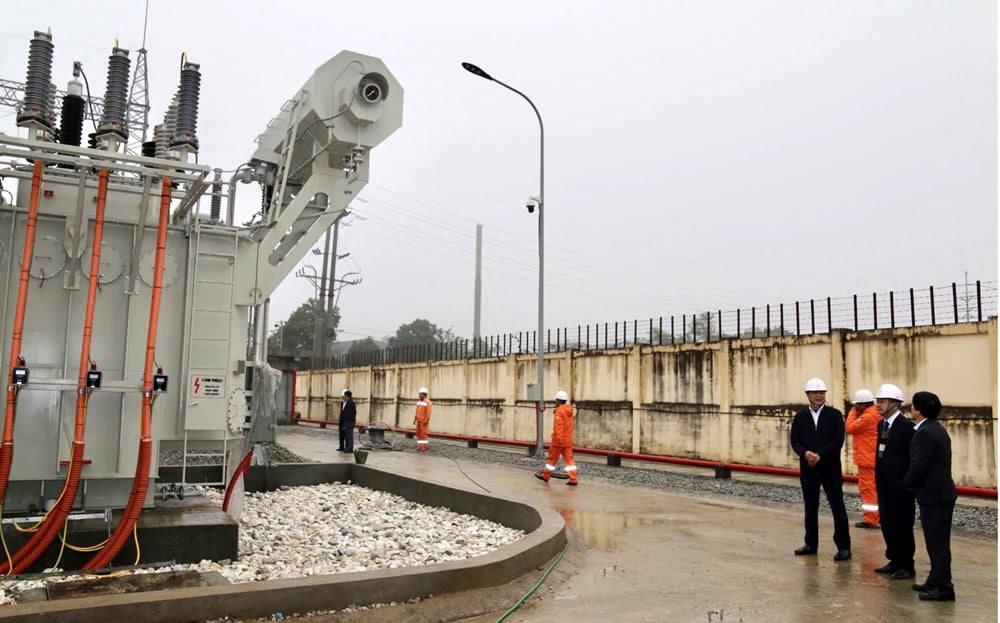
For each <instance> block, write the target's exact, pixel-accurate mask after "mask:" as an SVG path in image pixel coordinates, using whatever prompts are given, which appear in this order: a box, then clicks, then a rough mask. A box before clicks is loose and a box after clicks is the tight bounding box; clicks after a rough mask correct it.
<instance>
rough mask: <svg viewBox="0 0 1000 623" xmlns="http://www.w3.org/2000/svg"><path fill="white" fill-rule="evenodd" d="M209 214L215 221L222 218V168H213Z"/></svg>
mask: <svg viewBox="0 0 1000 623" xmlns="http://www.w3.org/2000/svg"><path fill="white" fill-rule="evenodd" d="M211 216H212V220H213V221H215V222H217V223H218V222H219V221H221V220H222V169H216V170H215V179H213V180H212V211H211Z"/></svg>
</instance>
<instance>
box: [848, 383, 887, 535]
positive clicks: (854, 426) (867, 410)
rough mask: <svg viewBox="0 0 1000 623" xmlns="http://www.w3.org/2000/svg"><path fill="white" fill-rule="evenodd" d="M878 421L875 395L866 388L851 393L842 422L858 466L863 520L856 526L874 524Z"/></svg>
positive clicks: (879, 418)
mask: <svg viewBox="0 0 1000 623" xmlns="http://www.w3.org/2000/svg"><path fill="white" fill-rule="evenodd" d="M881 421H882V416H881V415H879V413H878V409H877V408H875V395H874V394H872V393H871V392H870V391H869V390H867V389H859V390H858V391H857V393H855V394H854V408H853V409H851V412H850V413H848V414H847V423H846V424H845V425H844V427H845V429H846V430H847V434H848V435H851V436H852V437H854V443H853V445H854V464H855V465H857V466H858V492H859V493H860V494H861V510H862V512H863V513H864V520H863V521H859V522H858V523H856V524H854V525H855V526H857V527H858V528H878V527H879V523H878V491H877V490H876V489H875V448H876V446H877V445H878V423H879V422H881Z"/></svg>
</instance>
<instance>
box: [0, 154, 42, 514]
mask: <svg viewBox="0 0 1000 623" xmlns="http://www.w3.org/2000/svg"><path fill="white" fill-rule="evenodd" d="M44 171H45V169H44V167H43V166H42V161H41V160H35V166H34V169H33V170H32V174H31V199H30V202H29V204H28V224H27V226H26V227H25V230H24V254H23V256H22V257H24V260H23V261H22V262H21V281H20V283H19V284H18V287H17V306H16V307H15V311H14V332H13V335H12V336H11V340H10V366H9V367H8V369H7V374H8V379H7V412H6V416H5V417H4V420H3V438H2V442H0V501H2V500H3V497H4V494H6V492H7V482H8V481H9V479H10V467H11V465H12V464H13V462H14V408H15V402H16V399H17V391H16V389H15V388H14V368H15V366H17V365H19V364H20V355H21V339H22V337H23V331H24V310H25V307H26V306H27V303H28V278H29V276H30V270H31V260H32V258H33V257H34V253H35V252H34V247H35V225H36V224H37V222H38V203H39V201H40V200H41V196H42V192H41V190H42V173H43V172H44Z"/></svg>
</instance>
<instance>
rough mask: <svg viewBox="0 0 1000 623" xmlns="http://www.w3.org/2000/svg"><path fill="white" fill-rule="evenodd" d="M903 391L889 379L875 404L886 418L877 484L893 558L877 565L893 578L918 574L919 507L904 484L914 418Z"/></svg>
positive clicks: (887, 553) (888, 552) (888, 551)
mask: <svg viewBox="0 0 1000 623" xmlns="http://www.w3.org/2000/svg"><path fill="white" fill-rule="evenodd" d="M902 404H903V391H902V390H901V389H899V387H897V386H895V385H893V384H891V383H886V384H885V385H882V386H881V387H879V388H878V392H876V393H875V406H876V408H878V412H879V415H881V416H882V417H883V418H884V419H883V420H882V421H881V422H880V423H879V429H878V430H879V434H878V446H877V448H876V451H875V488H876V490H877V491H878V512H879V516H880V517H879V519H880V520H881V522H882V539H883V540H884V541H885V557H886V558H888V559H889V562H887V563H886V564H884V565H882V566H881V567H878V568H876V569H875V573H885V574H888V575H889V577H891V578H892V579H893V580H907V579H909V578H912V577H915V576H916V571H915V570H914V568H913V552H914V550H915V549H916V546H915V544H914V541H913V521H914V519H915V517H916V508H915V506H914V501H913V492H912V491H909V490H907V489H906V487H904V486H903V476H905V475H906V470H908V469H909V468H910V440H911V439H913V422H911V421H910V420H908V419H906V418H905V417H903V414H902V413H901V412H900V410H899V408H900V406H901V405H902Z"/></svg>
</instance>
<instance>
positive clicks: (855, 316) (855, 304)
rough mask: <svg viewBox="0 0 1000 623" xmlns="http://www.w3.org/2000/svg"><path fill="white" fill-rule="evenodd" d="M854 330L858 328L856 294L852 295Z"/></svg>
mask: <svg viewBox="0 0 1000 623" xmlns="http://www.w3.org/2000/svg"><path fill="white" fill-rule="evenodd" d="M854 330H855V331H857V330H858V295H857V294H855V295H854Z"/></svg>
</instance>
